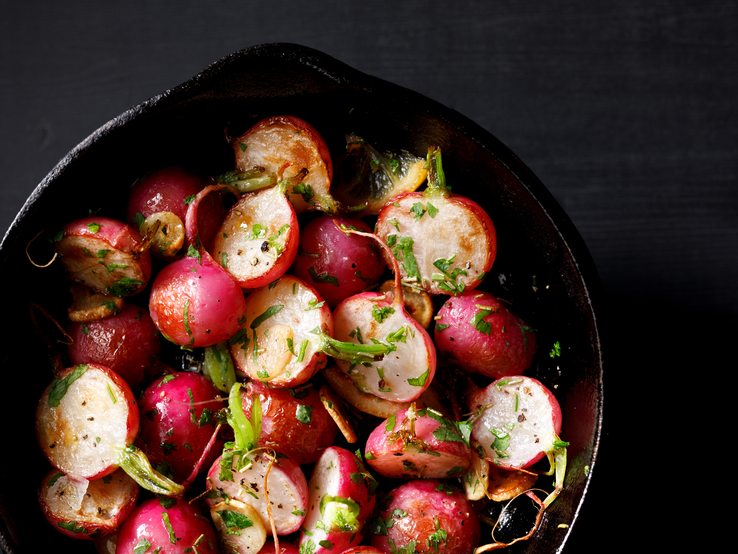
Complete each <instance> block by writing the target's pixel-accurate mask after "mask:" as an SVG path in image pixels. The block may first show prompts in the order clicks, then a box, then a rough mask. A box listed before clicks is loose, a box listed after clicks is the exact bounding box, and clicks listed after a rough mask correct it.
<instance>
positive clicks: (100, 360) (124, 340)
mask: <svg viewBox="0 0 738 554" xmlns="http://www.w3.org/2000/svg"><path fill="white" fill-rule="evenodd" d="M68 332H69V336H70V337H71V338H72V341H73V342H72V343H71V344H70V345H69V346H68V347H67V353H68V354H69V359H70V361H71V362H72V364H74V365H78V364H85V363H95V364H100V365H104V366H106V367H108V368H110V369H112V370H113V371H115V372H116V373H117V374H118V375H120V376H121V377H123V379H125V380H126V382H127V383H128V384H129V385H131V386H132V387H135V386H136V385H138V384H139V383H141V382H142V381H143V380H144V378H145V377H146V376H147V374H148V372H149V371H150V369H151V368H152V366H153V363H154V360H155V359H156V357H157V356H158V354H159V351H160V344H159V332H158V330H157V329H156V327H155V326H154V322H153V321H152V320H151V316H149V311H148V310H146V309H143V308H139V307H138V306H136V305H134V304H126V305H125V306H124V307H123V308H122V309H121V310H118V309H117V308H115V307H114V311H113V314H112V315H111V316H110V317H107V318H105V319H100V320H97V321H90V322H87V323H71V324H70V325H69V328H68Z"/></svg>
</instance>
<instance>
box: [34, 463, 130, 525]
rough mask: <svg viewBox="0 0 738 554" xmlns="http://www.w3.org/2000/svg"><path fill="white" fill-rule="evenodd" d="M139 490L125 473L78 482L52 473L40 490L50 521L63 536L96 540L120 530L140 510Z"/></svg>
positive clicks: (53, 471) (39, 495) (39, 494)
mask: <svg viewBox="0 0 738 554" xmlns="http://www.w3.org/2000/svg"><path fill="white" fill-rule="evenodd" d="M138 491H139V487H138V485H137V484H136V482H135V481H134V480H133V479H131V478H130V477H129V476H128V475H127V474H126V472H125V471H123V470H122V469H118V470H116V471H115V472H114V473H112V474H111V475H109V476H108V477H105V478H102V479H94V480H92V481H75V480H73V479H70V478H69V477H67V476H66V475H64V474H63V473H61V472H60V471H59V470H57V469H53V470H51V471H50V472H49V473H48V474H47V475H46V477H44V479H43V481H42V482H41V486H40V487H39V490H38V498H39V504H40V505H41V509H42V511H43V513H44V516H45V517H46V519H47V520H48V521H49V522H50V523H51V524H52V525H53V526H54V528H55V529H56V530H57V531H59V532H61V533H62V534H64V535H66V536H68V537H73V538H76V539H93V538H95V537H96V536H98V535H101V534H110V533H114V532H116V531H117V530H118V527H120V525H121V524H122V523H123V522H124V521H125V519H126V518H127V517H128V515H129V514H130V513H131V512H132V511H133V509H134V508H135V507H136V500H137V499H138Z"/></svg>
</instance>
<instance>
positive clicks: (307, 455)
mask: <svg viewBox="0 0 738 554" xmlns="http://www.w3.org/2000/svg"><path fill="white" fill-rule="evenodd" d="M293 392H294V391H291V390H289V389H271V388H268V387H267V386H265V385H263V384H261V383H259V382H258V381H254V382H251V383H249V385H248V387H247V389H246V390H245V391H243V393H242V396H243V411H244V413H245V414H246V417H248V418H250V417H251V404H252V399H253V397H254V395H258V397H259V402H260V403H261V413H262V422H261V436H260V437H259V446H266V447H269V448H276V449H277V450H278V451H279V452H281V453H283V454H286V455H287V456H289V457H290V458H292V459H293V460H295V461H296V462H297V463H298V464H300V465H302V464H307V463H311V462H315V461H316V460H317V459H318V458H319V457H320V455H321V452H322V451H323V449H324V448H327V447H329V446H331V445H332V444H333V443H334V442H335V441H336V436H337V435H338V427H337V426H336V423H335V422H334V421H333V419H332V418H331V416H330V414H329V413H328V411H327V410H326V409H325V407H324V406H323V403H322V402H321V400H320V394H318V391H317V390H315V389H314V388H304V389H302V390H300V391H299V392H296V393H295V394H293ZM301 419H302V421H300V420H301Z"/></svg>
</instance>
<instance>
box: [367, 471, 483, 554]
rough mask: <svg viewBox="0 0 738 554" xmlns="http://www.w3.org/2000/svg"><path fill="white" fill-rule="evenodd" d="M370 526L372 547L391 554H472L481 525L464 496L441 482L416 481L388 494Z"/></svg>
mask: <svg viewBox="0 0 738 554" xmlns="http://www.w3.org/2000/svg"><path fill="white" fill-rule="evenodd" d="M379 518H381V521H382V522H383V524H382V525H378V526H373V529H374V531H375V534H374V536H373V537H372V546H374V547H375V548H378V549H379V550H381V551H382V552H387V553H392V552H398V551H402V552H404V551H405V549H407V550H408V551H409V552H417V553H419V554H424V553H426V552H432V553H438V554H471V553H472V552H473V551H474V549H475V548H476V547H477V546H478V545H479V540H480V524H479V519H478V518H477V515H476V513H475V512H474V510H473V508H472V506H471V504H470V503H469V501H468V500H467V499H466V498H465V497H464V494H463V493H462V492H461V491H460V490H458V489H456V488H453V487H451V486H450V485H447V484H445V483H444V482H443V481H438V480H434V479H416V480H413V481H408V482H407V483H404V484H402V485H400V486H399V487H397V488H395V489H394V490H392V491H391V492H390V493H389V494H388V498H387V499H386V504H385V505H384V506H383V507H382V509H381V510H380V511H379Z"/></svg>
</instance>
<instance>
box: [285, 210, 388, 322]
mask: <svg viewBox="0 0 738 554" xmlns="http://www.w3.org/2000/svg"><path fill="white" fill-rule="evenodd" d="M337 225H346V226H349V227H355V228H357V229H360V230H362V231H365V232H367V233H370V232H371V229H370V228H369V226H368V225H367V224H366V223H364V222H363V221H362V220H360V219H348V218H338V217H331V216H327V215H324V216H320V217H318V218H316V219H314V220H312V221H310V222H309V223H308V224H307V225H305V226H304V227H303V228H302V229H301V230H300V250H299V252H298V254H297V258H295V263H294V264H293V265H292V271H293V272H294V273H295V275H297V276H298V277H300V278H301V279H302V280H303V281H305V282H307V283H309V284H311V285H312V286H313V287H315V290H316V291H317V292H318V294H320V296H321V297H322V298H323V299H324V300H325V301H326V302H328V305H329V306H330V307H331V308H335V307H336V306H337V305H338V303H339V302H341V301H342V300H344V299H346V298H348V297H349V296H351V295H354V294H358V293H360V292H361V291H363V290H366V289H368V288H370V287H371V286H372V285H374V284H376V282H377V281H378V279H379V278H380V277H381V276H382V273H383V272H384V269H385V264H384V261H383V260H382V259H381V258H380V256H378V255H377V251H376V245H375V243H374V241H372V240H371V239H369V238H367V237H362V236H358V235H346V234H345V233H343V232H342V231H341V230H339V229H338V227H337Z"/></svg>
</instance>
